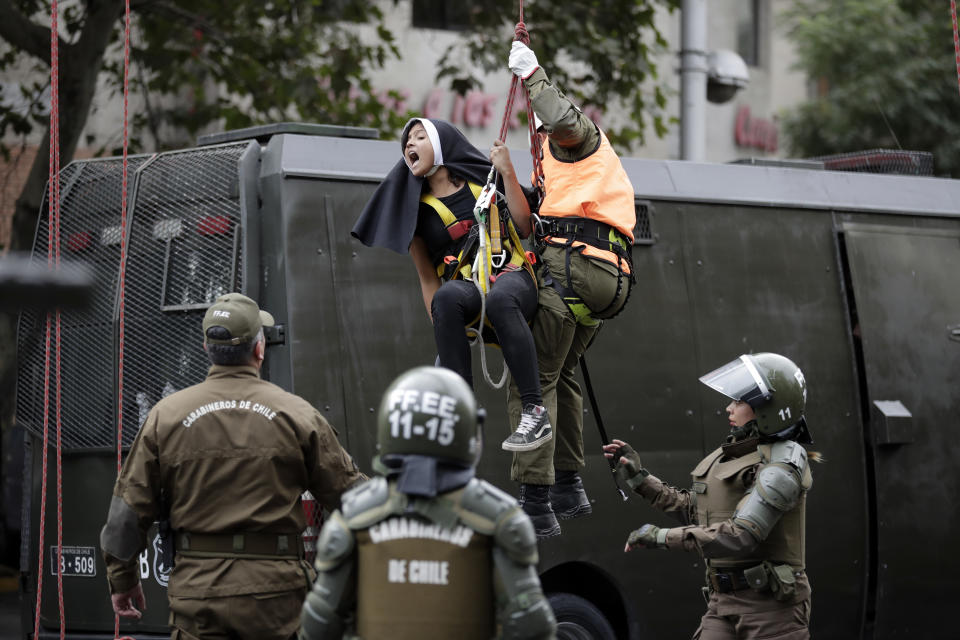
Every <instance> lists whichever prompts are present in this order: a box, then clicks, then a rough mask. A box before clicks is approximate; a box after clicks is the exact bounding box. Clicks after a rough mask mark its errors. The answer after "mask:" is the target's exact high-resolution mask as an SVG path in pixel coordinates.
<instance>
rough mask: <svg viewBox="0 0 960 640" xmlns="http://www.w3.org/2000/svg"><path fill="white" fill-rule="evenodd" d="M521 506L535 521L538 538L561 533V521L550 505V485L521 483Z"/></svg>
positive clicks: (534, 525)
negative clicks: (558, 520)
mask: <svg viewBox="0 0 960 640" xmlns="http://www.w3.org/2000/svg"><path fill="white" fill-rule="evenodd" d="M520 506H521V507H522V508H523V512H524V513H525V514H527V515H528V516H530V520H532V521H533V530H534V531H535V532H536V534H537V537H538V538H550V537H552V536H558V535H560V523H559V522H557V516H556V514H554V513H553V508H552V507H551V506H550V486H549V485H545V484H527V483H526V482H523V483H521V484H520Z"/></svg>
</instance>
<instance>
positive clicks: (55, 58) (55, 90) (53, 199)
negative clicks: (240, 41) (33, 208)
mask: <svg viewBox="0 0 960 640" xmlns="http://www.w3.org/2000/svg"><path fill="white" fill-rule="evenodd" d="M57 4H58V3H57V0H52V2H51V11H50V130H49V133H48V136H47V144H48V146H49V154H50V160H49V165H48V167H47V173H48V181H47V188H48V197H47V269H48V270H59V269H60V78H59V63H60V52H59V45H60V28H59V24H58V15H59V11H58V6H57ZM55 324H56V329H55V338H54V340H55V343H54V350H55V356H54V358H55V361H54V366H55V379H54V384H55V388H56V390H55V393H56V397H55V401H54V402H55V406H56V409H55V410H56V428H57V445H56V446H57V449H56V451H57V458H56V463H57V606H58V611H59V616H60V638H61V639H62V638H63V637H64V632H65V629H64V615H63V466H62V452H63V448H62V444H63V443H62V438H61V427H62V419H61V394H60V374H61V358H60V355H61V345H62V342H61V337H62V333H61V322H60V310H59V309H57V311H56V322H55ZM51 332H52V329H51V314H49V313H48V314H47V321H46V334H45V339H44V362H43V369H44V381H43V454H42V463H41V466H42V472H41V473H42V474H43V475H42V479H41V481H40V538H39V542H38V544H37V598H36V605H35V611H34V630H33V633H34V637H37V636H39V634H40V608H41V603H42V600H43V565H44V562H43V560H44V556H45V555H46V554H45V551H44V540H45V529H46V511H47V470H48V466H49V465H48V460H47V454H48V452H47V450H48V449H49V446H50V374H51V371H50V338H51Z"/></svg>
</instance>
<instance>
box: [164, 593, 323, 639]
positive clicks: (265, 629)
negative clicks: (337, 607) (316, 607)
mask: <svg viewBox="0 0 960 640" xmlns="http://www.w3.org/2000/svg"><path fill="white" fill-rule="evenodd" d="M306 596H307V588H306V586H304V587H303V588H302V589H294V590H293V591H280V592H277V593H252V594H245V595H240V596H227V597H224V598H178V597H175V596H171V597H170V639H171V640H248V639H249V640H290V639H291V638H295V637H296V634H297V629H298V628H299V627H300V607H301V606H302V605H303V600H304V598H306Z"/></svg>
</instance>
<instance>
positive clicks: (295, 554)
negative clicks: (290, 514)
mask: <svg viewBox="0 0 960 640" xmlns="http://www.w3.org/2000/svg"><path fill="white" fill-rule="evenodd" d="M174 543H175V546H176V550H177V553H178V554H180V555H182V556H185V557H188V558H246V559H252V560H257V559H259V560H299V559H301V558H303V536H301V535H300V534H298V533H263V532H258V531H254V532H246V533H190V532H186V531H180V532H177V533H176V534H175V535H174Z"/></svg>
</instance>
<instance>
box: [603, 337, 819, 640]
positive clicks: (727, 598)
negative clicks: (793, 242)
mask: <svg viewBox="0 0 960 640" xmlns="http://www.w3.org/2000/svg"><path fill="white" fill-rule="evenodd" d="M700 381H701V382H703V383H704V384H706V385H708V386H710V387H711V388H713V389H716V390H717V391H719V392H720V393H722V394H724V395H726V396H728V397H729V398H731V399H732V402H731V403H730V404H729V405H728V406H727V413H728V416H729V421H730V435H729V436H728V437H727V439H726V442H725V443H724V444H723V445H722V446H720V447H719V448H717V449H716V450H715V451H713V452H712V453H711V454H710V455H708V456H707V457H706V458H704V459H703V460H702V461H701V462H700V464H698V465H697V466H696V468H695V469H694V470H693V471H692V472H691V475H692V476H693V488H692V490H691V491H687V490H683V489H676V488H674V487H671V486H668V485H666V484H664V483H663V482H661V481H660V480H659V479H658V478H656V477H655V476H653V475H651V474H650V473H649V472H648V471H647V470H646V469H644V468H643V465H642V464H641V462H640V457H639V456H638V455H637V453H636V452H635V451H634V450H633V449H632V448H631V447H630V445H628V444H627V443H625V442H623V441H622V440H614V441H613V442H612V444H609V445H607V446H605V447H604V455H606V456H607V457H608V458H613V457H615V456H616V457H617V459H618V467H617V472H618V474H620V475H621V476H622V477H624V479H625V480H626V482H627V483H628V484H629V485H630V486H631V488H633V490H634V491H635V492H636V493H638V494H640V495H641V496H643V497H644V498H645V499H646V500H648V501H649V502H650V503H651V504H652V505H653V506H654V507H656V508H657V509H660V510H661V511H664V512H667V513H670V514H671V515H673V516H674V517H676V518H677V519H679V520H680V522H681V523H682V525H683V526H680V527H674V528H659V527H656V526H653V525H650V524H646V525H644V526H643V527H641V528H640V529H637V530H636V531H634V532H632V533H631V534H630V536H629V537H628V538H627V544H626V547H625V549H624V551H630V550H631V549H636V548H641V547H642V548H647V549H670V550H675V551H697V552H699V553H700V554H701V555H702V556H703V557H704V559H705V560H706V566H707V576H706V579H707V585H706V587H705V589H704V590H705V593H707V594H709V598H708V602H707V612H706V613H705V614H704V615H703V618H702V619H701V621H700V627H699V628H698V629H697V631H696V633H695V634H694V636H693V637H694V638H699V639H701V640H734V639H740V640H744V639H748V638H777V639H780V640H799V639H801V638H809V635H810V634H809V630H808V626H809V622H810V582H809V580H808V579H807V574H806V572H805V566H806V557H805V545H804V539H805V531H804V528H805V527H804V525H805V513H806V495H807V492H808V491H809V490H810V486H811V485H812V483H813V479H812V477H811V474H810V468H809V466H808V458H809V459H811V460H817V461H819V460H820V454H819V453H817V452H813V451H812V452H809V454H808V452H807V451H806V450H805V449H804V447H803V446H802V444H809V443H811V442H812V440H811V438H810V432H809V430H808V429H807V424H806V420H805V418H804V407H805V405H806V398H807V385H806V381H805V380H804V377H803V373H802V372H801V371H800V369H799V368H798V367H797V365H795V364H794V363H793V362H791V361H790V360H789V359H787V358H785V357H783V356H781V355H777V354H775V353H757V354H753V355H742V356H740V357H739V358H738V359H737V360H734V361H733V362H730V363H728V364H726V365H724V366H722V367H720V368H719V369H717V370H715V371H712V372H710V373H708V374H707V375H705V376H703V377H701V378H700Z"/></svg>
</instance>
